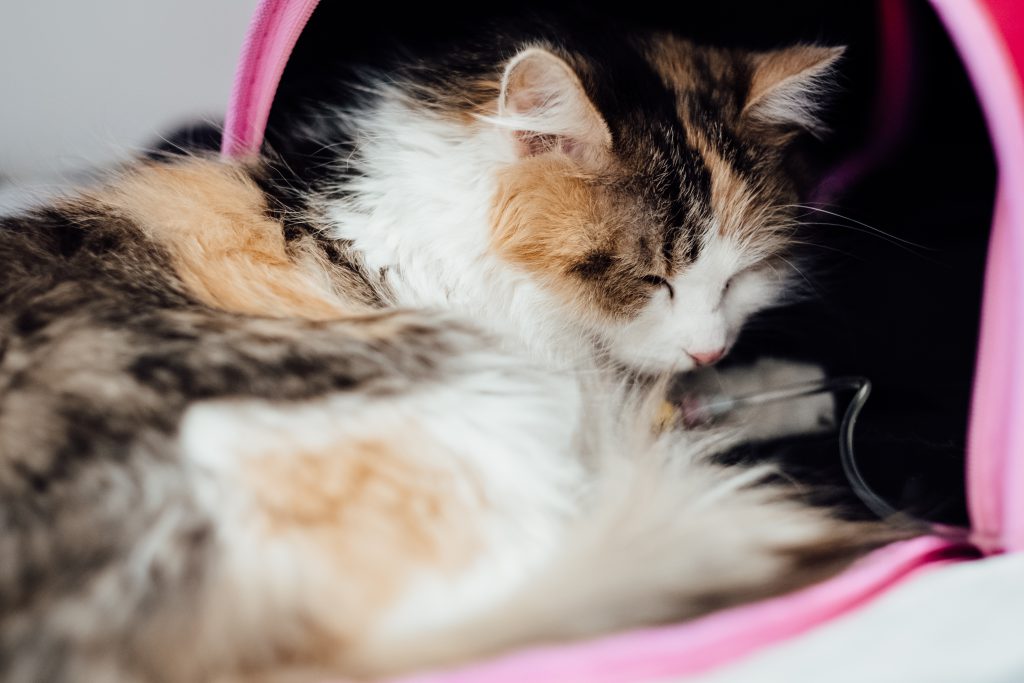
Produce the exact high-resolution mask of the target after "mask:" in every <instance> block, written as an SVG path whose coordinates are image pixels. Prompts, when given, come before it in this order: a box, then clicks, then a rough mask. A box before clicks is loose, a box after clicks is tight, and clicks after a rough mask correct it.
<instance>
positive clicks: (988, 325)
mask: <svg viewBox="0 0 1024 683" xmlns="http://www.w3.org/2000/svg"><path fill="white" fill-rule="evenodd" d="M932 4H933V5H934V6H935V8H936V10H937V11H938V13H939V16H940V17H941V18H942V20H943V22H944V23H945V25H946V28H947V30H948V31H949V33H950V35H951V36H952V38H953V40H954V42H955V43H956V45H957V48H958V49H959V51H960V55H961V57H962V58H963V61H964V64H965V65H966V66H967V69H968V72H969V73H970V75H971V79H972V81H973V83H974V87H975V90H976V91H977V94H978V98H979V100H980V101H981V103H982V106H983V109H984V112H985V117H986V120H987V122H988V127H989V133H990V135H991V138H992V143H993V147H994V148H995V153H996V159H997V162H998V165H999V187H998V193H997V202H996V212H995V216H994V218H993V225H992V236H991V241H990V244H989V255H988V263H987V265H986V272H985V294H984V299H983V305H982V317H981V333H980V338H979V343H978V363H977V371H976V375H975V385H974V396H973V399H972V405H971V424H970V433H969V437H968V448H967V496H968V507H969V511H970V514H971V521H972V524H973V527H974V540H975V542H976V543H977V544H978V546H979V547H980V548H981V549H982V550H984V551H986V552H989V553H995V552H1003V551H1006V550H1021V549H1024V519H1022V515H1024V464H1022V462H1021V460H1022V458H1024V396H1022V393H1021V392H1022V390H1024V389H1022V388H1024V244H1022V241H1024V192H1022V190H1024V97H1022V93H1021V81H1020V75H1019V72H1018V68H1019V67H1021V66H1024V46H1021V45H1012V46H1010V47H1009V48H1008V46H1007V43H1006V42H1005V41H1004V32H1005V33H1011V34H1012V33H1013V31H1014V30H1015V28H1014V27H1015V26H1016V25H1017V24H1019V23H1020V22H1024V5H1021V3H1019V2H1016V1H1015V0H987V2H986V1H985V0H932ZM993 16H997V17H998V18H999V21H998V22H996V21H994V20H993ZM1018 34H1019V32H1018ZM1022 35H1024V34H1021V35H1016V38H1017V39H1018V40H1021V39H1022ZM1010 48H1015V51H1014V50H1012V49H1010ZM1015 54H1016V55H1017V56H1018V57H1020V59H1019V60H1018V62H1019V63H1018V64H1017V65H1015V63H1014V55H1015Z"/></svg>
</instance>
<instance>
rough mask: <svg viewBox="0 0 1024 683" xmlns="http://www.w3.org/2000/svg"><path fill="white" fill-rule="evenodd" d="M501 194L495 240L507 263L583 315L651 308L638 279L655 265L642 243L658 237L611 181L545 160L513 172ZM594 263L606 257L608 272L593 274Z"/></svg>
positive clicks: (558, 159) (501, 182)
mask: <svg viewBox="0 0 1024 683" xmlns="http://www.w3.org/2000/svg"><path fill="white" fill-rule="evenodd" d="M608 172H609V173H610V171H608ZM498 187H499V189H498V192H497V194H496V196H495V200H494V208H493V211H492V216H491V224H492V235H491V240H492V245H493V248H494V250H495V251H496V252H497V253H498V254H500V255H501V256H502V258H504V259H505V260H507V261H509V262H510V263H512V264H514V265H516V266H518V267H520V268H522V269H523V270H524V271H526V272H529V273H530V274H531V275H533V276H535V277H536V278H537V279H538V280H539V282H540V283H542V284H543V285H544V286H545V287H547V288H548V289H550V290H553V291H555V292H557V293H559V294H560V295H561V298H562V299H563V301H564V302H565V303H566V304H568V305H573V306H575V307H577V308H578V310H579V311H581V312H584V313H600V314H603V315H611V316H613V317H623V316H629V315H630V314H632V313H634V312H635V311H636V310H637V309H638V308H639V305H641V304H642V303H643V302H644V301H645V300H646V296H647V295H646V293H645V291H644V289H643V287H638V286H637V279H638V278H639V277H640V276H642V275H644V274H645V273H647V272H651V271H650V269H651V268H657V267H658V264H653V263H652V259H654V258H656V256H655V254H654V252H653V251H652V250H650V249H648V250H646V252H645V250H644V248H643V244H642V240H641V237H642V235H643V233H644V231H645V230H648V231H649V232H650V233H651V237H650V240H649V244H654V243H656V240H657V238H656V237H655V236H654V233H655V230H654V229H653V225H652V224H649V221H648V220H647V218H646V217H645V216H643V215H641V214H640V211H639V210H638V207H636V205H635V204H633V203H631V202H628V201H623V198H622V197H618V196H616V190H615V189H614V188H613V187H612V184H611V183H610V182H608V178H605V177H601V176H598V175H593V174H588V173H584V172H582V171H581V170H580V169H579V167H577V166H576V165H575V164H574V163H573V162H572V161H571V160H569V159H568V158H567V157H564V156H559V155H550V154H547V155H540V156H536V157H530V158H527V159H523V160H521V161H520V162H518V163H516V164H514V165H512V166H509V167H508V168H507V169H506V170H505V171H504V172H503V173H501V174H500V176H499V178H498ZM594 255H600V256H601V257H602V258H605V257H606V259H605V260H606V261H607V263H608V267H607V269H606V270H605V271H603V272H596V271H595V269H593V268H591V264H589V263H588V259H590V258H592V257H593V256H594ZM588 268H590V270H588Z"/></svg>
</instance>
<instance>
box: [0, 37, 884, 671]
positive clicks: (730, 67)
mask: <svg viewBox="0 0 1024 683" xmlns="http://www.w3.org/2000/svg"><path fill="white" fill-rule="evenodd" d="M839 53H840V51H839V50H837V49H832V48H821V47H813V46H798V47H794V48H790V49H785V50H781V51H778V52H769V53H756V54H755V53H744V52H735V51H724V50H713V49H705V48H700V47H696V46H694V45H692V44H690V43H687V42H684V41H682V40H679V39H676V38H673V37H671V36H668V35H637V36H629V37H623V36H621V35H618V36H614V37H606V38H604V39H602V40H601V41H600V43H599V44H595V43H594V42H588V41H586V40H580V41H577V42H574V41H573V40H569V39H565V40H562V41H556V40H554V39H551V38H545V37H544V36H543V35H539V34H537V35H533V36H528V37H525V38H524V37H521V36H520V37H512V36H503V37H498V38H494V42H493V43H492V45H491V47H490V48H489V49H488V50H484V51H481V50H478V49H466V50H463V51H460V52H453V53H451V54H448V55H444V56H442V57H441V58H438V59H437V60H434V61H425V60H423V59H419V60H409V61H406V62H402V63H399V64H396V65H393V68H392V69H391V70H390V71H388V72H386V75H380V76H375V77H374V76H371V77H368V78H366V79H364V81H363V83H362V84H361V85H357V86H353V87H352V89H351V90H350V91H349V92H350V94H352V97H353V98H355V97H356V95H355V94H356V93H358V94H359V97H358V98H357V99H351V100H349V101H348V102H349V104H348V105H346V107H340V106H339V105H338V104H337V102H323V103H316V104H314V105H311V106H310V108H309V110H308V112H307V115H306V116H305V117H303V116H297V117H296V119H295V122H294V126H292V127H290V128H289V130H287V131H284V132H282V131H278V132H277V133H276V135H277V137H276V139H275V144H276V145H277V147H278V152H280V156H272V157H269V158H266V159H254V160H250V161H247V162H238V163H234V162H226V161H218V160H213V159H205V158H201V157H194V156H192V157H190V156H186V157H178V158H169V159H164V160H160V161H155V162H145V163H139V164H136V165H133V166H131V167H128V168H125V169H123V170H121V171H120V172H118V173H117V174H115V175H114V177H112V178H111V179H110V180H109V181H108V182H106V183H104V184H102V185H100V186H97V187H92V188H86V189H83V190H82V191H80V192H78V193H77V194H73V195H70V196H68V197H66V198H63V199H61V200H59V201H57V202H55V203H53V204H52V205H51V206H48V207H45V208H41V209H39V210H36V211H34V212H32V213H29V214H25V215H22V216H17V217H11V218H8V219H5V220H4V221H3V223H2V228H0V261H2V262H3V263H4V264H5V268H4V269H3V270H2V271H0V354H2V357H0V672H2V677H3V678H4V680H8V681H37V680H49V681H68V680H119V681H134V680H145V681H196V680H214V679H216V680H230V679H236V678H238V679H242V678H244V679H247V680H251V679H253V678H258V677H261V676H265V677H268V678H274V677H277V676H284V675H286V674H288V673H290V674H293V675H295V676H297V677H299V678H304V677H306V676H313V675H314V672H316V673H317V674H319V673H322V672H333V673H342V674H346V675H349V676H369V677H377V676H384V675H389V674H393V673H396V672H400V671H405V670H410V669H415V668H421V667H427V666H443V665H450V664H453V663H458V662H462V661H466V660H468V659H471V658H474V657H480V656H484V655H488V654H492V653H495V652H500V651H502V650H506V649H508V648H511V647H516V646H521V645H525V644H529V643H535V642H541V641H550V640H562V639H569V638H578V637H585V636H590V635H594V634H599V633H604V632H607V631H610V630H614V629H622V628H628V627H631V626H636V625H644V624H652V623H658V622H664V621H667V620H673V619H682V618H687V617H692V616H695V615H699V614H702V613H705V612H707V611H709V610H712V609H716V608H720V607H723V606H727V605H732V604H736V603H739V602H742V601H746V600H751V599H756V598H759V597H764V596H768V595H772V594H776V593H779V592H782V591H785V590H789V589H792V588H794V587H797V586H800V585H804V584H806V583H807V582H809V581H813V580H816V579H819V578H821V577H824V576H826V575H828V574H829V573H830V572H833V571H835V570H837V569H838V568H840V567H842V566H844V565H845V564H846V563H848V562H849V561H851V560H852V559H854V558H856V557H857V556H858V555H859V554H861V553H862V552H864V551H865V550H867V549H869V548H871V547H873V546H874V545H876V544H877V543H879V542H881V541H883V540H884V539H885V538H887V537H888V534H889V532H888V531H887V530H885V529H884V528H882V527H880V526H876V525H870V524H862V523H851V522H846V521H842V520H840V519H838V518H837V517H836V516H834V515H833V514H832V513H831V512H829V511H827V510H822V509H818V508H814V507H811V506H809V505H808V504H806V503H805V502H803V501H802V500H801V499H800V497H799V496H798V495H796V494H795V492H793V491H792V490H790V489H789V488H787V487H785V486H782V485H781V484H779V483H777V482H774V481H772V482H768V481H766V479H768V478H769V476H770V471H769V470H767V469H766V468H728V467H724V466H722V465H718V464H715V463H714V461H713V460H712V458H711V456H713V455H714V454H715V453H716V452H718V451H720V450H722V449H724V448H727V447H728V446H729V445H731V444H734V443H736V442H737V441H738V440H740V439H742V438H743V426H742V425H734V426H732V427H731V428H730V429H728V430H725V431H717V432H716V431H712V432H706V433H705V432H701V433H698V432H686V431H683V430H678V429H669V430H666V431H662V432H660V433H657V432H656V430H655V429H654V428H653V427H652V425H653V424H654V422H655V419H656V414H657V413H658V410H659V399H660V396H661V393H660V391H661V390H660V389H659V387H660V386H661V385H660V384H659V383H658V382H657V381H656V379H652V380H650V381H638V380H637V377H638V376H644V377H650V378H658V377H662V378H664V377H667V376H668V375H670V374H671V373H675V372H679V371H686V370H689V369H691V368H693V367H695V366H698V365H706V364H710V363H713V362H715V361H716V360H717V359H718V358H720V357H721V356H722V355H724V354H725V353H726V352H727V351H728V349H729V347H730V346H731V344H732V343H733V342H734V341H735V339H736V336H737V334H738V333H739V331H740V328H741V327H742V325H743V323H744V321H745V320H746V319H747V318H748V317H749V316H750V315H751V314H752V313H754V312H756V311H758V310H761V309H763V308H765V307H767V306H770V305H772V304H774V303H776V302H778V301H779V299H780V297H781V296H782V294H783V293H784V292H785V291H786V286H787V278H786V275H785V274H786V272H787V269H786V268H785V267H784V265H785V260H784V259H785V257H786V253H787V252H786V250H787V247H788V242H789V236H790V234H791V231H792V229H793V223H794V215H793V212H792V209H791V208H790V205H791V204H793V202H794V198H795V196H796V188H795V187H794V183H793V181H792V180H791V178H790V175H789V174H788V173H787V171H786V165H785V164H786V157H787V153H788V147H789V145H790V143H791V141H792V140H793V139H794V137H795V136H796V135H797V134H799V133H801V132H806V131H808V130H810V131H814V130H816V128H817V126H818V124H817V122H816V119H815V118H814V116H813V112H814V109H815V106H814V105H815V101H816V95H817V90H818V86H819V83H820V81H822V79H824V78H825V77H826V76H827V74H828V73H829V71H830V69H831V68H832V66H833V64H834V62H835V61H836V59H837V58H838V56H839ZM303 149H307V150H308V149H316V150H317V154H305V153H304V152H303ZM325 150H330V151H329V153H328V152H326V151H325ZM325 153H327V154H328V158H327V163H325V164H320V163H319V162H317V163H316V164H313V163H310V162H309V159H317V158H322V157H323V155H324V154H325ZM304 164H305V165H304ZM780 367H781V368H783V370H784V371H785V372H784V373H783V374H786V373H787V372H788V370H792V372H788V374H789V375H792V374H793V373H796V374H808V373H809V374H812V375H813V374H814V373H816V371H815V370H813V369H803V368H800V367H795V366H794V367H789V366H780V365H778V364H770V367H768V366H764V365H762V366H759V369H758V368H755V371H754V373H753V374H751V375H748V378H749V382H750V384H751V386H755V385H756V384H757V383H758V381H759V380H758V377H759V374H758V373H759V372H761V373H763V372H768V373H769V374H772V375H777V374H778V373H779V371H780ZM787 368H788V370H787ZM827 408H828V406H820V407H819V408H817V409H815V410H814V411H812V414H811V415H809V417H808V419H807V420H806V421H805V422H806V424H801V423H799V422H798V423H795V424H794V423H790V424H782V425H778V426H777V428H773V429H765V428H764V427H763V425H762V426H760V427H758V428H757V429H755V430H752V431H753V432H756V433H757V434H758V435H759V436H764V435H766V434H772V433H778V432H780V431H782V432H800V431H804V430H811V429H814V428H815V427H816V424H817V420H818V419H819V418H821V417H822V415H823V414H824V413H823V411H827Z"/></svg>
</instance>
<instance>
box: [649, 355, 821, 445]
mask: <svg viewBox="0 0 1024 683" xmlns="http://www.w3.org/2000/svg"><path fill="white" fill-rule="evenodd" d="M824 378H825V372H824V370H823V369H822V368H821V366H819V365H815V364H813V363H804V362H799V361H790V360H782V359H777V358H761V359H759V360H758V361H756V362H755V363H753V364H752V365H743V366H733V367H728V368H724V369H721V370H717V369H710V368H709V369H706V370H701V371H697V372H692V373H688V374H686V375H683V376H681V377H680V378H679V379H678V380H677V382H676V383H675V385H674V386H673V389H672V390H671V392H670V396H669V402H670V403H671V404H673V405H674V406H676V409H677V410H678V411H679V420H680V422H681V424H682V425H683V426H684V427H686V428H691V429H694V428H698V429H699V428H701V427H704V426H708V425H711V424H716V425H729V426H735V427H737V428H739V429H740V431H741V433H742V436H743V438H744V439H745V440H748V441H767V440H770V439H778V438H784V437H791V436H807V435H813V434H820V433H823V432H828V431H830V430H831V429H833V428H834V426H835V410H836V405H835V399H834V398H833V396H832V394H831V393H819V394H814V395H811V396H803V397H799V398H787V399H780V400H771V401H766V402H764V403H762V404H760V405H748V406H744V405H742V404H740V405H737V404H736V400H737V399H743V398H746V397H753V396H755V395H759V394H765V393H766V392H773V391H776V390H784V389H787V388H790V387H796V386H799V385H811V384H814V383H816V382H821V381H822V380H824Z"/></svg>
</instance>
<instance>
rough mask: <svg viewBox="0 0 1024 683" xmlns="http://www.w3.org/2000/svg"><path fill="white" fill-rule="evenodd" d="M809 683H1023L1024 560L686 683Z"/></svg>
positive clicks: (934, 582)
mask: <svg viewBox="0 0 1024 683" xmlns="http://www.w3.org/2000/svg"><path fill="white" fill-rule="evenodd" d="M812 681H813V682H814V683H817V682H819V681H820V682H821V683H890V682H891V683H1020V682H1021V681H1024V554H1018V555H1013V556H1004V557H996V558H991V559H987V560H984V561H980V562H971V563H966V564H960V565H955V566H950V567H947V568H944V569H940V570H937V571H934V572H932V573H930V574H925V575H922V576H919V577H918V578H916V579H914V580H912V581H909V582H907V583H905V584H902V585H900V586H898V587H897V588H896V589H894V590H892V591H891V592H889V593H888V594H886V595H885V596H883V597H881V598H879V599H878V600H876V601H874V602H872V603H871V604H870V605H868V606H867V607H865V608H863V609H861V610H858V611H856V612H853V613H851V614H849V615H847V616H845V617H843V618H841V619H837V620H835V621H834V622H832V623H830V624H828V625H826V626H823V627H820V628H818V629H816V630H814V631H813V632H811V633H808V634H805V635H804V636H802V637H800V638H796V639H794V640H791V641H789V642H787V643H784V644H782V645H779V646H776V647H774V648H770V649H768V650H765V651H763V652H761V653H760V654H757V655H754V656H753V657H750V658H748V659H746V660H744V661H742V662H740V663H738V664H735V665H733V666H730V667H728V668H726V669H723V670H719V671H716V672H714V673H712V674H710V675H706V676H701V677H697V678H687V679H685V682H686V683H803V682H812ZM666 683H668V682H666ZM678 683H682V681H681V680H680V681H678Z"/></svg>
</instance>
